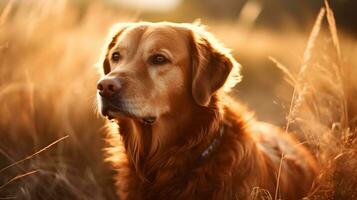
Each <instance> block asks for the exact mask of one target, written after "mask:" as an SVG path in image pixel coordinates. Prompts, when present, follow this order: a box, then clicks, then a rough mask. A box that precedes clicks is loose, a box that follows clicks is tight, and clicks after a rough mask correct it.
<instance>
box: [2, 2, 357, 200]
mask: <svg viewBox="0 0 357 200" xmlns="http://www.w3.org/2000/svg"><path fill="white" fill-rule="evenodd" d="M0 8H1V9H0V12H1V14H0V199H36V200H37V199H96V200H100V199H117V197H116V195H115V192H114V190H115V189H114V187H113V182H112V175H113V172H112V171H111V169H110V167H109V166H108V165H107V164H106V163H104V162H103V160H104V159H103V152H102V148H103V146H104V142H103V139H102V136H103V133H104V129H103V124H104V123H103V122H104V121H103V120H102V119H100V118H99V117H97V116H96V114H95V111H94V110H95V102H94V101H95V92H96V91H95V83H96V81H97V78H98V76H97V72H96V69H95V68H94V63H96V61H97V58H98V56H99V54H100V52H99V51H100V49H101V45H102V44H103V41H104V38H105V35H106V33H107V30H108V28H109V27H110V26H111V25H112V24H113V23H115V22H117V21H132V20H135V19H136V14H134V15H132V14H130V13H126V12H125V11H124V10H121V11H120V12H119V11H118V10H113V9H111V8H110V7H105V5H104V4H103V3H100V2H96V1H93V2H91V3H87V4H81V1H62V0H61V1H48V0H26V1H21V2H20V1H11V0H10V1H6V4H5V5H3V6H0ZM326 15H327V17H326ZM326 19H328V20H326ZM327 22H328V23H327ZM217 27H219V26H217ZM327 28H330V29H329V30H330V32H326V31H325V30H328V29H327ZM219 31H220V32H222V33H228V32H229V33H232V31H231V28H230V27H228V28H227V27H226V28H220V30H219ZM233 37H234V34H233V33H232V37H230V38H233ZM233 39H234V38H233ZM232 41H234V40H232ZM258 41H259V40H258ZM285 42H288V41H285ZM232 43H233V42H232ZM230 46H233V47H234V44H232V45H230ZM343 49H344V48H342V47H341V46H340V44H339V41H338V35H337V30H336V26H335V22H334V20H333V14H332V11H331V10H330V9H329V8H328V7H327V8H325V9H324V11H321V13H320V17H319V18H318V20H317V23H315V26H314V28H313V31H312V34H311V36H310V39H309V41H308V45H307V48H306V50H305V53H304V58H303V61H302V66H303V67H301V68H298V69H295V70H294V68H293V67H289V68H286V67H284V66H283V65H282V64H280V63H279V66H280V68H281V69H283V71H284V72H285V73H286V74H287V75H288V76H287V79H288V81H289V82H290V83H291V85H293V87H294V88H295V92H294V95H293V98H292V106H291V109H290V110H291V111H290V112H289V113H290V114H288V117H287V118H288V120H287V121H288V124H287V126H286V130H287V131H290V130H297V132H302V133H304V134H305V135H306V138H308V140H307V142H308V143H309V146H311V147H312V149H313V150H314V152H315V153H316V157H317V158H318V159H319V161H320V162H321V163H322V164H323V166H326V167H325V168H324V169H323V171H322V172H321V174H320V176H319V177H318V178H317V180H316V183H315V185H314V187H313V188H312V191H311V194H310V195H309V197H308V198H309V199H352V198H354V197H355V196H356V192H355V190H353V189H354V188H357V186H356V182H357V180H356V177H357V176H356V168H357V163H356V139H355V138H356V133H355V132H356V131H355V128H356V122H357V117H356V113H357V104H356V103H355V102H354V99H355V97H356V94H357V93H356V86H357V83H356V79H355V78H354V76H353V75H356V74H357V72H356V69H354V68H352V67H351V66H349V65H348V64H347V63H348V62H346V60H344V52H342V51H343ZM247 52H248V51H247V50H245V53H247ZM251 52H252V53H253V50H252V51H251ZM247 54H248V53H247ZM282 57H284V55H282ZM277 58H278V59H279V57H277ZM250 59H255V58H250ZM275 61H276V63H278V61H277V60H276V59H275ZM299 71H300V72H299ZM246 78H248V79H249V77H246ZM251 88H254V85H253V86H252V87H251ZM241 92H242V93H244V91H241ZM67 136H68V137H67ZM353 195H355V196H353ZM348 196H349V197H351V198H348ZM275 197H278V195H275ZM272 198H274V194H269V193H267V192H266V191H265V190H262V189H259V188H255V189H254V190H253V192H252V199H272Z"/></svg>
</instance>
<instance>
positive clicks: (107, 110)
mask: <svg viewBox="0 0 357 200" xmlns="http://www.w3.org/2000/svg"><path fill="white" fill-rule="evenodd" d="M102 115H103V116H105V117H107V118H108V119H109V120H115V119H120V118H131V119H135V120H139V121H140V122H142V123H144V124H153V123H154V122H155V121H156V117H155V116H145V117H142V116H138V115H135V114H134V113H132V112H130V111H128V110H127V109H126V108H125V107H124V106H122V105H120V106H116V105H112V104H111V103H105V105H102Z"/></svg>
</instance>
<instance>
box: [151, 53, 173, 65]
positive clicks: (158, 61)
mask: <svg viewBox="0 0 357 200" xmlns="http://www.w3.org/2000/svg"><path fill="white" fill-rule="evenodd" d="M168 62H169V60H168V59H167V58H166V57H165V56H164V55H161V54H155V55H153V56H151V57H150V58H149V63H150V64H152V65H163V64H166V63H168Z"/></svg>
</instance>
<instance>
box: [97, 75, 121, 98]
mask: <svg viewBox="0 0 357 200" xmlns="http://www.w3.org/2000/svg"><path fill="white" fill-rule="evenodd" d="M120 88H121V82H120V80H119V79H118V78H103V79H101V80H100V81H99V82H98V84H97V89H98V92H99V95H100V96H102V97H111V96H113V95H115V94H117V93H118V92H119V90H120Z"/></svg>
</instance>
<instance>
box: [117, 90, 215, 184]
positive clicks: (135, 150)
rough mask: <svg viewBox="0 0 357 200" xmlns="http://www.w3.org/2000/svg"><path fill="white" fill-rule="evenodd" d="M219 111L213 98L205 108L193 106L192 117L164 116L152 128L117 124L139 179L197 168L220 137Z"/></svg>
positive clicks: (127, 122) (128, 121)
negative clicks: (175, 170) (212, 143)
mask: <svg viewBox="0 0 357 200" xmlns="http://www.w3.org/2000/svg"><path fill="white" fill-rule="evenodd" d="M219 109H220V108H219V106H218V99H217V98H216V97H215V96H214V97H212V100H211V102H210V104H209V105H208V106H207V107H199V106H196V108H195V109H193V113H186V114H184V113H180V116H164V117H162V118H161V119H159V120H158V121H157V122H155V123H154V124H144V123H142V122H140V121H137V120H133V119H124V120H120V121H119V127H120V134H121V135H122V138H123V145H124V147H125V153H126V156H127V158H128V161H129V164H130V166H131V167H132V168H133V169H134V170H135V171H136V174H137V176H138V178H139V179H140V180H141V181H143V182H152V181H154V180H155V179H157V178H159V176H160V175H159V174H158V173H159V172H160V171H162V170H163V169H165V168H166V169H167V168H170V167H175V169H181V170H180V171H181V172H184V171H189V169H192V168H194V167H195V166H197V165H198V164H199V158H200V155H201V154H202V152H203V151H204V150H205V149H206V148H207V146H209V145H210V144H211V142H212V141H213V139H214V138H215V137H217V135H219V129H220V123H221V121H222V120H221V118H222V116H220V113H221V112H220V111H219ZM187 110H190V109H187ZM178 121H181V123H177V122H178ZM174 124H180V127H175V126H173V125H174ZM167 127H173V128H171V129H168V128H167ZM207 127H209V128H207ZM160 137H161V138H160ZM162 137H165V138H162Z"/></svg>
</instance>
